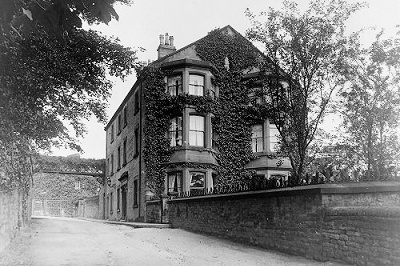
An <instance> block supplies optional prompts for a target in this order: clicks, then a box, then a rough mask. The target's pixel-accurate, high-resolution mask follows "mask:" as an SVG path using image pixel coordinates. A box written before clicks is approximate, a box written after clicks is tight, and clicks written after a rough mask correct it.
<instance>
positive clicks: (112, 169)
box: [110, 153, 114, 175]
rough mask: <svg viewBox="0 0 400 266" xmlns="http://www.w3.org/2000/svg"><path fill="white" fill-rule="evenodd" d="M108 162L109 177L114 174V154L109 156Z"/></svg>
mask: <svg viewBox="0 0 400 266" xmlns="http://www.w3.org/2000/svg"><path fill="white" fill-rule="evenodd" d="M110 162H111V172H110V175H113V174H114V153H112V154H111V159H110Z"/></svg>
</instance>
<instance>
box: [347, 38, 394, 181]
mask: <svg viewBox="0 0 400 266" xmlns="http://www.w3.org/2000/svg"><path fill="white" fill-rule="evenodd" d="M398 35H399V36H400V32H399V33H398ZM382 36H383V32H380V33H379V34H378V35H377V36H376V40H375V41H374V42H373V43H372V45H371V46H370V47H369V48H362V47H361V45H360V44H359V43H357V45H355V46H354V48H353V50H352V52H353V53H354V54H355V55H357V57H356V59H354V58H353V60H351V61H350V60H349V61H347V62H346V66H347V67H346V68H345V69H344V75H345V76H346V77H347V79H348V81H349V85H350V86H349V87H348V88H347V89H346V90H345V91H343V93H342V94H341V95H342V97H343V98H342V100H343V101H342V102H343V108H342V116H343V118H344V121H343V125H344V130H345V132H346V133H347V135H348V138H347V141H348V142H349V143H350V144H351V145H352V146H353V150H354V153H355V154H356V155H357V156H359V157H361V158H362V160H363V162H364V164H365V166H366V169H365V170H366V175H365V177H366V178H367V179H368V180H370V179H381V178H383V179H386V178H389V177H390V175H391V174H390V168H391V164H394V163H395V160H396V157H397V158H399V148H400V145H399V142H398V136H397V134H396V133H397V132H396V129H397V127H398V125H399V122H398V119H399V115H400V86H399V81H400V76H399V74H400V44H399V42H398V39H397V40H396V39H395V38H391V39H387V40H383V39H382ZM355 41H357V40H355Z"/></svg>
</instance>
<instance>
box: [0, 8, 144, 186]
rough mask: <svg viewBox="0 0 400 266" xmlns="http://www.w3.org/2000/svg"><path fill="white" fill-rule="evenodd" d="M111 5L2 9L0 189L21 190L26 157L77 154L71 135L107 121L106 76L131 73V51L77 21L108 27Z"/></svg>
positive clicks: (25, 180) (27, 170) (108, 83)
mask: <svg viewBox="0 0 400 266" xmlns="http://www.w3.org/2000/svg"><path fill="white" fill-rule="evenodd" d="M115 2H117V1H101V0H96V1H91V0H88V1H74V0H71V1H57V0H54V1H13V0H6V1H3V2H2V3H1V5H2V7H4V8H1V11H0V26H1V32H0V34H1V36H0V38H1V39H0V157H1V163H0V172H1V179H0V186H2V187H6V188H13V187H18V186H22V187H26V186H27V184H28V183H29V178H28V176H29V173H30V171H31V169H30V167H29V162H31V161H32V160H31V155H32V154H34V153H35V152H37V151H39V150H43V149H47V150H48V149H50V147H52V146H58V145H66V146H69V147H70V148H73V149H76V150H78V151H80V147H79V145H77V142H76V139H75V137H79V136H82V135H83V134H84V133H85V127H84V124H83V122H82V120H83V119H88V118H90V116H91V115H94V116H95V117H96V118H97V119H98V120H99V121H100V122H103V123H105V122H106V119H107V118H106V114H105V108H106V106H107V99H108V97H109V96H110V90H111V87H112V83H111V81H110V80H109V79H108V75H111V76H116V77H121V78H124V77H125V76H126V75H128V74H130V73H131V71H132V69H133V67H134V66H135V62H136V58H135V52H134V51H132V50H131V49H129V48H124V47H123V46H122V45H120V44H119V41H118V39H113V38H106V37H103V36H101V35H100V34H99V33H97V32H95V31H91V30H83V29H81V26H82V23H81V18H82V19H85V20H87V21H88V22H89V23H100V22H105V23H108V22H109V21H110V19H111V18H112V17H114V18H117V17H118V16H117V15H116V13H115V10H114V9H113V8H112V4H113V3H115ZM118 2H122V3H128V1H118ZM78 20H79V22H78ZM64 123H70V124H71V125H72V126H73V128H74V131H75V137H74V136H73V135H71V134H70V133H69V132H68V130H67V128H66V127H65V126H64Z"/></svg>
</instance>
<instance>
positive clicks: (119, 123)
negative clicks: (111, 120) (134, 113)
mask: <svg viewBox="0 0 400 266" xmlns="http://www.w3.org/2000/svg"><path fill="white" fill-rule="evenodd" d="M119 134H121V114H118V117H117V136H118V135H119Z"/></svg>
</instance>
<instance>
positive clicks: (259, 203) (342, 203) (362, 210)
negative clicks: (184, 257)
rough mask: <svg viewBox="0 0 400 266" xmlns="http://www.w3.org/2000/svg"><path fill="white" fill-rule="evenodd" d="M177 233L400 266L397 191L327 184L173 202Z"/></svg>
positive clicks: (390, 186) (395, 187) (394, 186)
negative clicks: (205, 235)
mask: <svg viewBox="0 0 400 266" xmlns="http://www.w3.org/2000/svg"><path fill="white" fill-rule="evenodd" d="M168 209H169V210H168V212H169V221H170V223H171V225H172V227H175V228H183V229H187V230H190V231H194V232H199V233H205V234H211V235H216V236H219V237H224V238H228V239H231V240H234V241H239V242H244V243H250V244H253V245H256V246H260V247H263V248H268V249H275V250H279V251H283V252H286V253H289V254H294V255H301V256H304V257H307V258H311V259H316V260H321V261H326V260H331V261H340V262H345V263H351V264H357V265H366V264H368V265H400V183H398V182H393V183H388V182H386V183H381V182H370V183H349V184H323V185H315V186H306V187H296V188H285V189H279V190H268V191H253V192H242V193H235V194H224V195H210V196H203V197H194V198H184V199H173V200H170V201H169V202H168Z"/></svg>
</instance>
